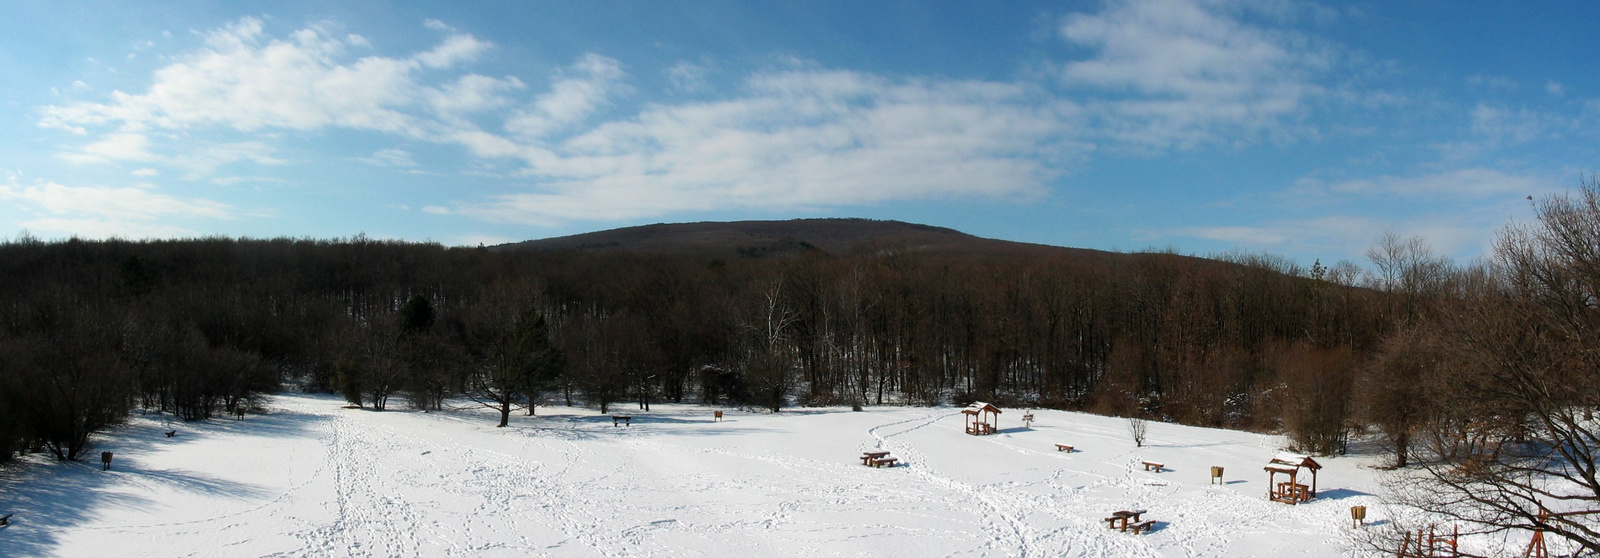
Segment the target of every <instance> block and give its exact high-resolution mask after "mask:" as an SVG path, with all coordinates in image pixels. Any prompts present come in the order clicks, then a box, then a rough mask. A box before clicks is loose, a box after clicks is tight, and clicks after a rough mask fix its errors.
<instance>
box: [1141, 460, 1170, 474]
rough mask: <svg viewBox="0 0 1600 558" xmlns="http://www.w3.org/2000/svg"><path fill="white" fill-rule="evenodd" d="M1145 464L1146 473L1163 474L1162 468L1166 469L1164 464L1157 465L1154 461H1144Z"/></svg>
mask: <svg viewBox="0 0 1600 558" xmlns="http://www.w3.org/2000/svg"><path fill="white" fill-rule="evenodd" d="M1143 463H1144V470H1146V471H1155V472H1157V473H1159V472H1161V468H1162V467H1166V465H1162V464H1160V463H1156V462H1154V461H1144V462H1143Z"/></svg>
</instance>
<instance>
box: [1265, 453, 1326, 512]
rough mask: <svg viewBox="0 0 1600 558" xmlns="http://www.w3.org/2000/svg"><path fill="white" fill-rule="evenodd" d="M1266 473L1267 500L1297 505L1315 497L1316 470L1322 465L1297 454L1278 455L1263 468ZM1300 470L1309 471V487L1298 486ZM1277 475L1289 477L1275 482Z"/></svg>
mask: <svg viewBox="0 0 1600 558" xmlns="http://www.w3.org/2000/svg"><path fill="white" fill-rule="evenodd" d="M1265 469H1266V471H1267V499H1269V500H1272V501H1275V502H1283V503H1285V504H1298V503H1300V502H1304V501H1307V500H1310V499H1312V498H1316V497H1317V470H1319V469H1322V464H1320V463H1317V461H1316V460H1315V459H1312V458H1310V457H1309V456H1305V455H1300V454H1298V453H1288V452H1283V453H1279V454H1278V455H1275V456H1273V457H1272V461H1271V462H1269V463H1267V466H1266V467H1265ZM1301 469H1309V470H1310V471H1311V485H1310V486H1306V485H1304V484H1300V482H1299V476H1300V470H1301ZM1278 473H1283V474H1285V475H1289V480H1287V481H1284V482H1277V480H1278Z"/></svg>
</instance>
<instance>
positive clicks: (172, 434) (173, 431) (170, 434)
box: [167, 430, 178, 438]
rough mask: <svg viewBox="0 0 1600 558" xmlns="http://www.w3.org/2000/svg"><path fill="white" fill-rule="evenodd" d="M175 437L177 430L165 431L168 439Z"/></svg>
mask: <svg viewBox="0 0 1600 558" xmlns="http://www.w3.org/2000/svg"><path fill="white" fill-rule="evenodd" d="M177 435H178V431H177V430H168V431H167V437H168V438H171V437H173V436H177Z"/></svg>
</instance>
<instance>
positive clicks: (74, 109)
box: [40, 18, 490, 136]
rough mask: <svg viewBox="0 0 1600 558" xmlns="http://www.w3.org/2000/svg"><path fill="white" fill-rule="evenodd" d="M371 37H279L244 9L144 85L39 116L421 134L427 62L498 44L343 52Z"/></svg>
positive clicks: (129, 127)
mask: <svg viewBox="0 0 1600 558" xmlns="http://www.w3.org/2000/svg"><path fill="white" fill-rule="evenodd" d="M362 42H364V41H359V40H352V39H350V38H348V37H347V38H337V37H333V36H330V35H329V34H327V33H325V32H324V31H322V30H320V29H317V28H315V27H313V28H307V29H302V30H299V31H296V32H294V33H292V34H291V35H290V37H289V38H288V39H273V38H269V37H267V36H266V35H265V34H264V32H263V30H262V24H261V21H260V20H257V19H254V18H244V19H242V20H239V21H238V22H235V23H233V24H231V25H229V26H227V27H225V28H223V29H219V30H215V31H212V32H209V33H207V34H206V47H205V48H203V49H201V50H200V51H198V52H196V53H193V54H190V55H187V56H183V57H181V58H180V59H179V61H178V62H176V63H173V64H171V65H169V66H167V67H164V68H161V69H160V70H157V71H156V72H155V75H154V76H153V82H154V83H152V84H151V86H150V88H149V89H148V90H147V91H145V92H144V93H139V94H130V93H125V92H122V91H116V92H113V93H112V95H111V99H110V101H108V102H105V103H77V104H70V105H65V106H48V107H44V108H43V109H42V112H43V114H44V116H43V118H42V119H41V121H40V126H43V127H47V128H62V129H68V130H81V129H82V128H83V127H86V126H107V125H118V126H120V128H121V129H122V131H125V132H139V131H144V130H147V129H151V128H164V129H186V128H192V127H207V126H221V127H227V128H232V129H235V130H240V131H247V132H248V131H257V130H262V129H296V130H311V129H317V128H324V127H342V128H352V129H359V130H376V131H383V132H392V133H402V134H409V135H414V136H419V135H423V134H424V131H423V128H424V127H425V126H426V123H423V122H419V121H418V118H417V117H416V116H414V115H412V114H410V113H408V109H410V108H411V107H413V106H415V105H417V104H419V103H420V102H423V101H425V100H428V97H429V95H428V94H429V93H430V90H429V89H428V88H427V87H426V86H424V85H423V84H421V83H420V82H419V77H418V73H419V71H420V70H422V69H424V68H448V67H450V66H453V65H455V64H457V63H460V62H464V61H469V60H472V59H473V58H475V57H476V56H478V55H479V54H480V53H482V52H483V51H484V50H485V49H487V48H489V47H490V44H489V43H487V42H484V41H480V40H478V39H476V38H474V37H472V36H471V35H464V34H452V35H450V36H448V37H446V38H445V39H444V41H443V42H441V43H440V44H439V45H438V46H437V47H435V48H433V49H431V50H429V51H426V52H423V53H419V54H417V55H415V56H412V57H409V58H388V57H381V56H367V57H362V58H359V59H356V60H354V61H350V62H341V59H343V58H347V57H346V56H345V50H346V48H347V47H349V46H351V45H360V44H361V43H362ZM457 85H458V86H461V85H462V84H461V83H458V84H457ZM466 85H467V86H470V85H472V83H467V84H466ZM472 91H473V92H482V88H481V87H479V88H478V89H473V90H472ZM457 92H458V93H459V91H457ZM449 93H450V91H449V90H445V91H444V93H443V94H444V96H446V97H448V96H449Z"/></svg>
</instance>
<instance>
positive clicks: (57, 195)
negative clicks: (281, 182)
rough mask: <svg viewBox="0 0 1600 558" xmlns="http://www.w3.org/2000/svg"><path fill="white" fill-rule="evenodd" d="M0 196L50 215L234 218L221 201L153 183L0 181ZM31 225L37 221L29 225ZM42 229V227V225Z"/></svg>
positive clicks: (71, 218) (121, 219)
mask: <svg viewBox="0 0 1600 558" xmlns="http://www.w3.org/2000/svg"><path fill="white" fill-rule="evenodd" d="M0 200H5V201H13V203H19V205H22V206H26V208H30V209H34V211H35V213H45V214H50V219H67V221H85V219H88V221H99V222H147V221H158V219H165V217H208V219H232V208H230V206H229V205H226V203H219V201H211V200H202V198H190V200H182V198H174V197H170V195H165V193H158V192H155V190H154V189H150V187H104V185H62V184H58V182H38V184H32V185H21V184H18V182H16V181H14V179H13V181H11V182H10V184H5V185H0ZM29 227H30V229H32V227H34V225H29ZM40 229H43V227H40Z"/></svg>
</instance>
